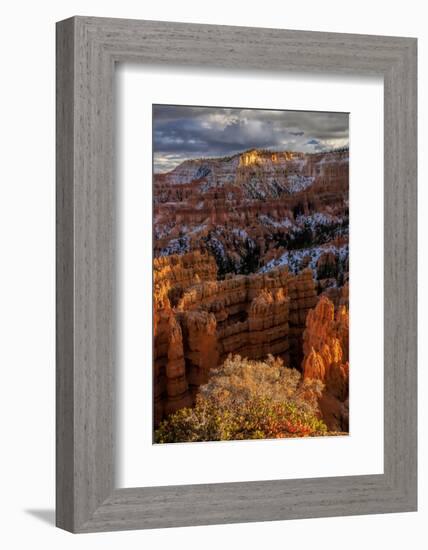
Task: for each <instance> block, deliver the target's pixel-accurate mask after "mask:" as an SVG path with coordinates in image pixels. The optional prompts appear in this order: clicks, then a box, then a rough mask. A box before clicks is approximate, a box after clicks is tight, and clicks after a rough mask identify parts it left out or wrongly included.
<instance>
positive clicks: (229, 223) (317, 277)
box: [57, 17, 417, 533]
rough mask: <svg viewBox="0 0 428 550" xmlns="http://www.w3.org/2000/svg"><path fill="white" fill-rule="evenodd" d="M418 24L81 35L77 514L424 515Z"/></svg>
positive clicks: (77, 31)
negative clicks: (420, 504) (363, 30)
mask: <svg viewBox="0 0 428 550" xmlns="http://www.w3.org/2000/svg"><path fill="white" fill-rule="evenodd" d="M416 78H417V77H416V39H413V38H401V37H384V36H364V35H345V34H333V33H317V32H306V31H289V30H277V29H258V28H243V27H226V26H211V25H195V24H183V23H168V22H153V21H134V20H121V19H102V18H91V17H89V18H88V17H73V18H71V19H67V20H65V21H61V22H59V23H58V24H57V525H58V527H61V528H63V529H66V530H69V531H72V532H80V533H82V532H93V531H107V530H121V529H143V528H146V529H147V528H160V527H172V526H186V525H208V524H215V523H235V522H250V521H251V522H252V521H271V520H283V519H292V518H310V517H320V516H338V515H355V514H374V513H386V512H405V511H413V510H416V507H417V452H416V449H417V446H416V444H417V435H416V427H417V401H416V398H417V392H416V357H417V355H416V353H417V349H416V337H417V329H416V311H417V309H416V297H417V288H416V265H417V263H416V146H417V141H416V134H417V132H416V115H417V105H416V83H417V81H416Z"/></svg>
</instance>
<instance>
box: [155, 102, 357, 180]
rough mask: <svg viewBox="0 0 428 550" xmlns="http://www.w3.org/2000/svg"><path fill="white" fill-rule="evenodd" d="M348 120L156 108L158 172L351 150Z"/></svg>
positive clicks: (343, 116)
mask: <svg viewBox="0 0 428 550" xmlns="http://www.w3.org/2000/svg"><path fill="white" fill-rule="evenodd" d="M348 135H349V134H348V114H346V113H325V112H309V111H268V110H259V109H226V108H217V107H186V106H175V105H154V106H153V147H154V167H155V171H156V172H164V171H167V170H171V169H172V168H174V167H175V166H176V165H177V164H179V163H180V162H182V161H183V160H186V159H189V158H200V157H216V156H226V155H233V154H235V153H239V152H241V151H245V150H247V149H252V148H263V149H271V150H274V151H286V150H288V151H306V152H314V151H322V150H326V149H331V148H334V147H342V146H346V145H348Z"/></svg>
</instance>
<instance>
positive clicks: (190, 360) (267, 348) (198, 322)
mask: <svg viewBox="0 0 428 550" xmlns="http://www.w3.org/2000/svg"><path fill="white" fill-rule="evenodd" d="M201 258H205V260H206V261H208V262H211V258H210V257H209V256H205V255H200V256H198V255H197V256H193V257H186V255H184V256H180V257H179V258H177V259H175V258H174V260H173V262H175V261H178V262H179V264H174V265H180V268H178V267H177V269H176V270H172V271H171V270H170V271H165V265H164V262H159V263H157V264H156V266H155V267H157V268H158V269H159V271H160V272H161V273H160V274H159V275H156V269H155V278H154V279H155V281H157V284H156V285H155V300H154V350H155V353H154V397H155V425H157V424H158V423H159V421H160V420H161V419H162V418H163V417H164V416H165V415H167V414H169V413H170V412H173V411H175V410H177V409H179V408H181V407H184V406H190V405H191V404H192V403H193V400H194V396H195V394H196V391H197V389H198V387H199V386H200V385H201V384H204V383H206V382H207V381H208V377H209V371H210V370H211V369H212V368H215V367H216V366H217V365H219V364H221V362H222V361H224V359H225V358H226V357H227V355H228V354H229V353H234V354H240V355H241V356H243V357H248V358H251V359H258V358H262V357H265V356H266V355H267V354H269V353H271V354H273V355H278V356H281V357H282V358H283V359H284V360H285V362H286V364H287V365H294V366H296V367H298V366H299V365H300V362H301V360H302V352H301V350H302V335H303V331H304V329H305V320H306V316H307V314H308V312H309V311H310V309H311V308H313V307H314V306H315V305H316V303H317V292H316V288H315V281H314V280H313V276H312V272H311V271H310V270H304V271H302V272H301V273H299V274H298V275H293V274H291V273H290V272H289V271H288V270H287V269H286V268H282V269H276V270H272V271H270V272H269V273H266V274H252V275H238V276H235V277H229V278H226V279H225V280H222V281H216V280H206V281H201V282H194V281H195V280H196V279H197V278H201V274H202V275H203V274H204V273H206V271H205V269H204V268H202V267H201V263H203V262H201V261H200V260H201ZM193 259H194V260H196V263H195V269H194V270H193V271H192V269H191V268H190V267H188V271H187V272H185V271H183V269H182V265H183V264H186V265H188V266H190V263H191V261H192V260H193ZM190 272H192V274H190ZM173 273H174V277H177V280H179V281H180V284H181V285H183V287H182V292H181V297H180V298H179V299H178V300H177V303H176V306H175V307H174V308H172V307H171V301H170V299H169V298H168V289H170V288H171V277H172V276H173V275H172V274H173ZM198 273H199V274H198ZM184 281H190V283H189V284H188V286H187V287H186V288H184V287H185V284H184ZM175 296H176V295H175Z"/></svg>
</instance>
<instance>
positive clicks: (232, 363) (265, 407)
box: [155, 355, 327, 443]
mask: <svg viewBox="0 0 428 550" xmlns="http://www.w3.org/2000/svg"><path fill="white" fill-rule="evenodd" d="M322 388H323V386H322V384H321V383H320V382H319V381H315V380H306V381H302V380H301V376H300V373H299V372H298V371H296V370H295V369H288V368H286V367H284V365H283V362H282V360H281V359H279V358H274V357H272V356H269V357H268V358H267V360H266V361H251V360H248V359H245V358H244V359H242V358H241V357H240V356H239V355H236V356H229V357H228V358H227V359H226V361H225V362H224V364H223V365H222V366H221V367H220V368H218V369H216V370H214V371H212V373H211V378H210V380H209V382H208V383H207V384H206V385H204V386H201V387H200V390H199V393H198V395H197V398H196V404H195V407H194V408H185V409H180V410H178V411H177V412H175V413H173V414H171V415H170V416H169V417H168V418H167V419H166V420H164V421H163V422H162V423H161V425H160V426H159V429H158V430H156V432H155V440H156V442H157V443H176V442H186V441H222V440H223V441H224V440H242V439H273V438H284V437H304V436H314V435H323V434H325V433H326V431H327V430H326V426H325V424H324V423H323V422H322V421H321V420H319V419H318V408H317V398H318V397H319V395H320V394H321V391H322Z"/></svg>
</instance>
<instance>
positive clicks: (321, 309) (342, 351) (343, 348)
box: [302, 296, 349, 431]
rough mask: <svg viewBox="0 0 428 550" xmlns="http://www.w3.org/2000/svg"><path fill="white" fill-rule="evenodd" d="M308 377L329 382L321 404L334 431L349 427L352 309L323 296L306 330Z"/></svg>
mask: <svg viewBox="0 0 428 550" xmlns="http://www.w3.org/2000/svg"><path fill="white" fill-rule="evenodd" d="M303 353H304V359H303V362H302V370H303V376H304V378H311V379H316V380H320V381H321V382H323V384H324V385H325V388H324V392H323V395H322V397H321V399H320V402H319V405H320V409H321V411H322V415H323V419H324V421H325V422H326V424H327V426H328V428H329V429H330V430H333V431H347V430H348V391H349V312H348V308H347V307H346V306H339V308H338V309H337V310H336V311H335V307H334V304H333V303H332V302H331V301H330V300H329V299H328V298H327V297H326V296H322V297H321V298H320V300H319V302H318V304H317V306H316V307H315V308H314V309H313V310H311V311H310V312H309V313H308V315H307V318H306V329H305V331H304V334H303Z"/></svg>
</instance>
